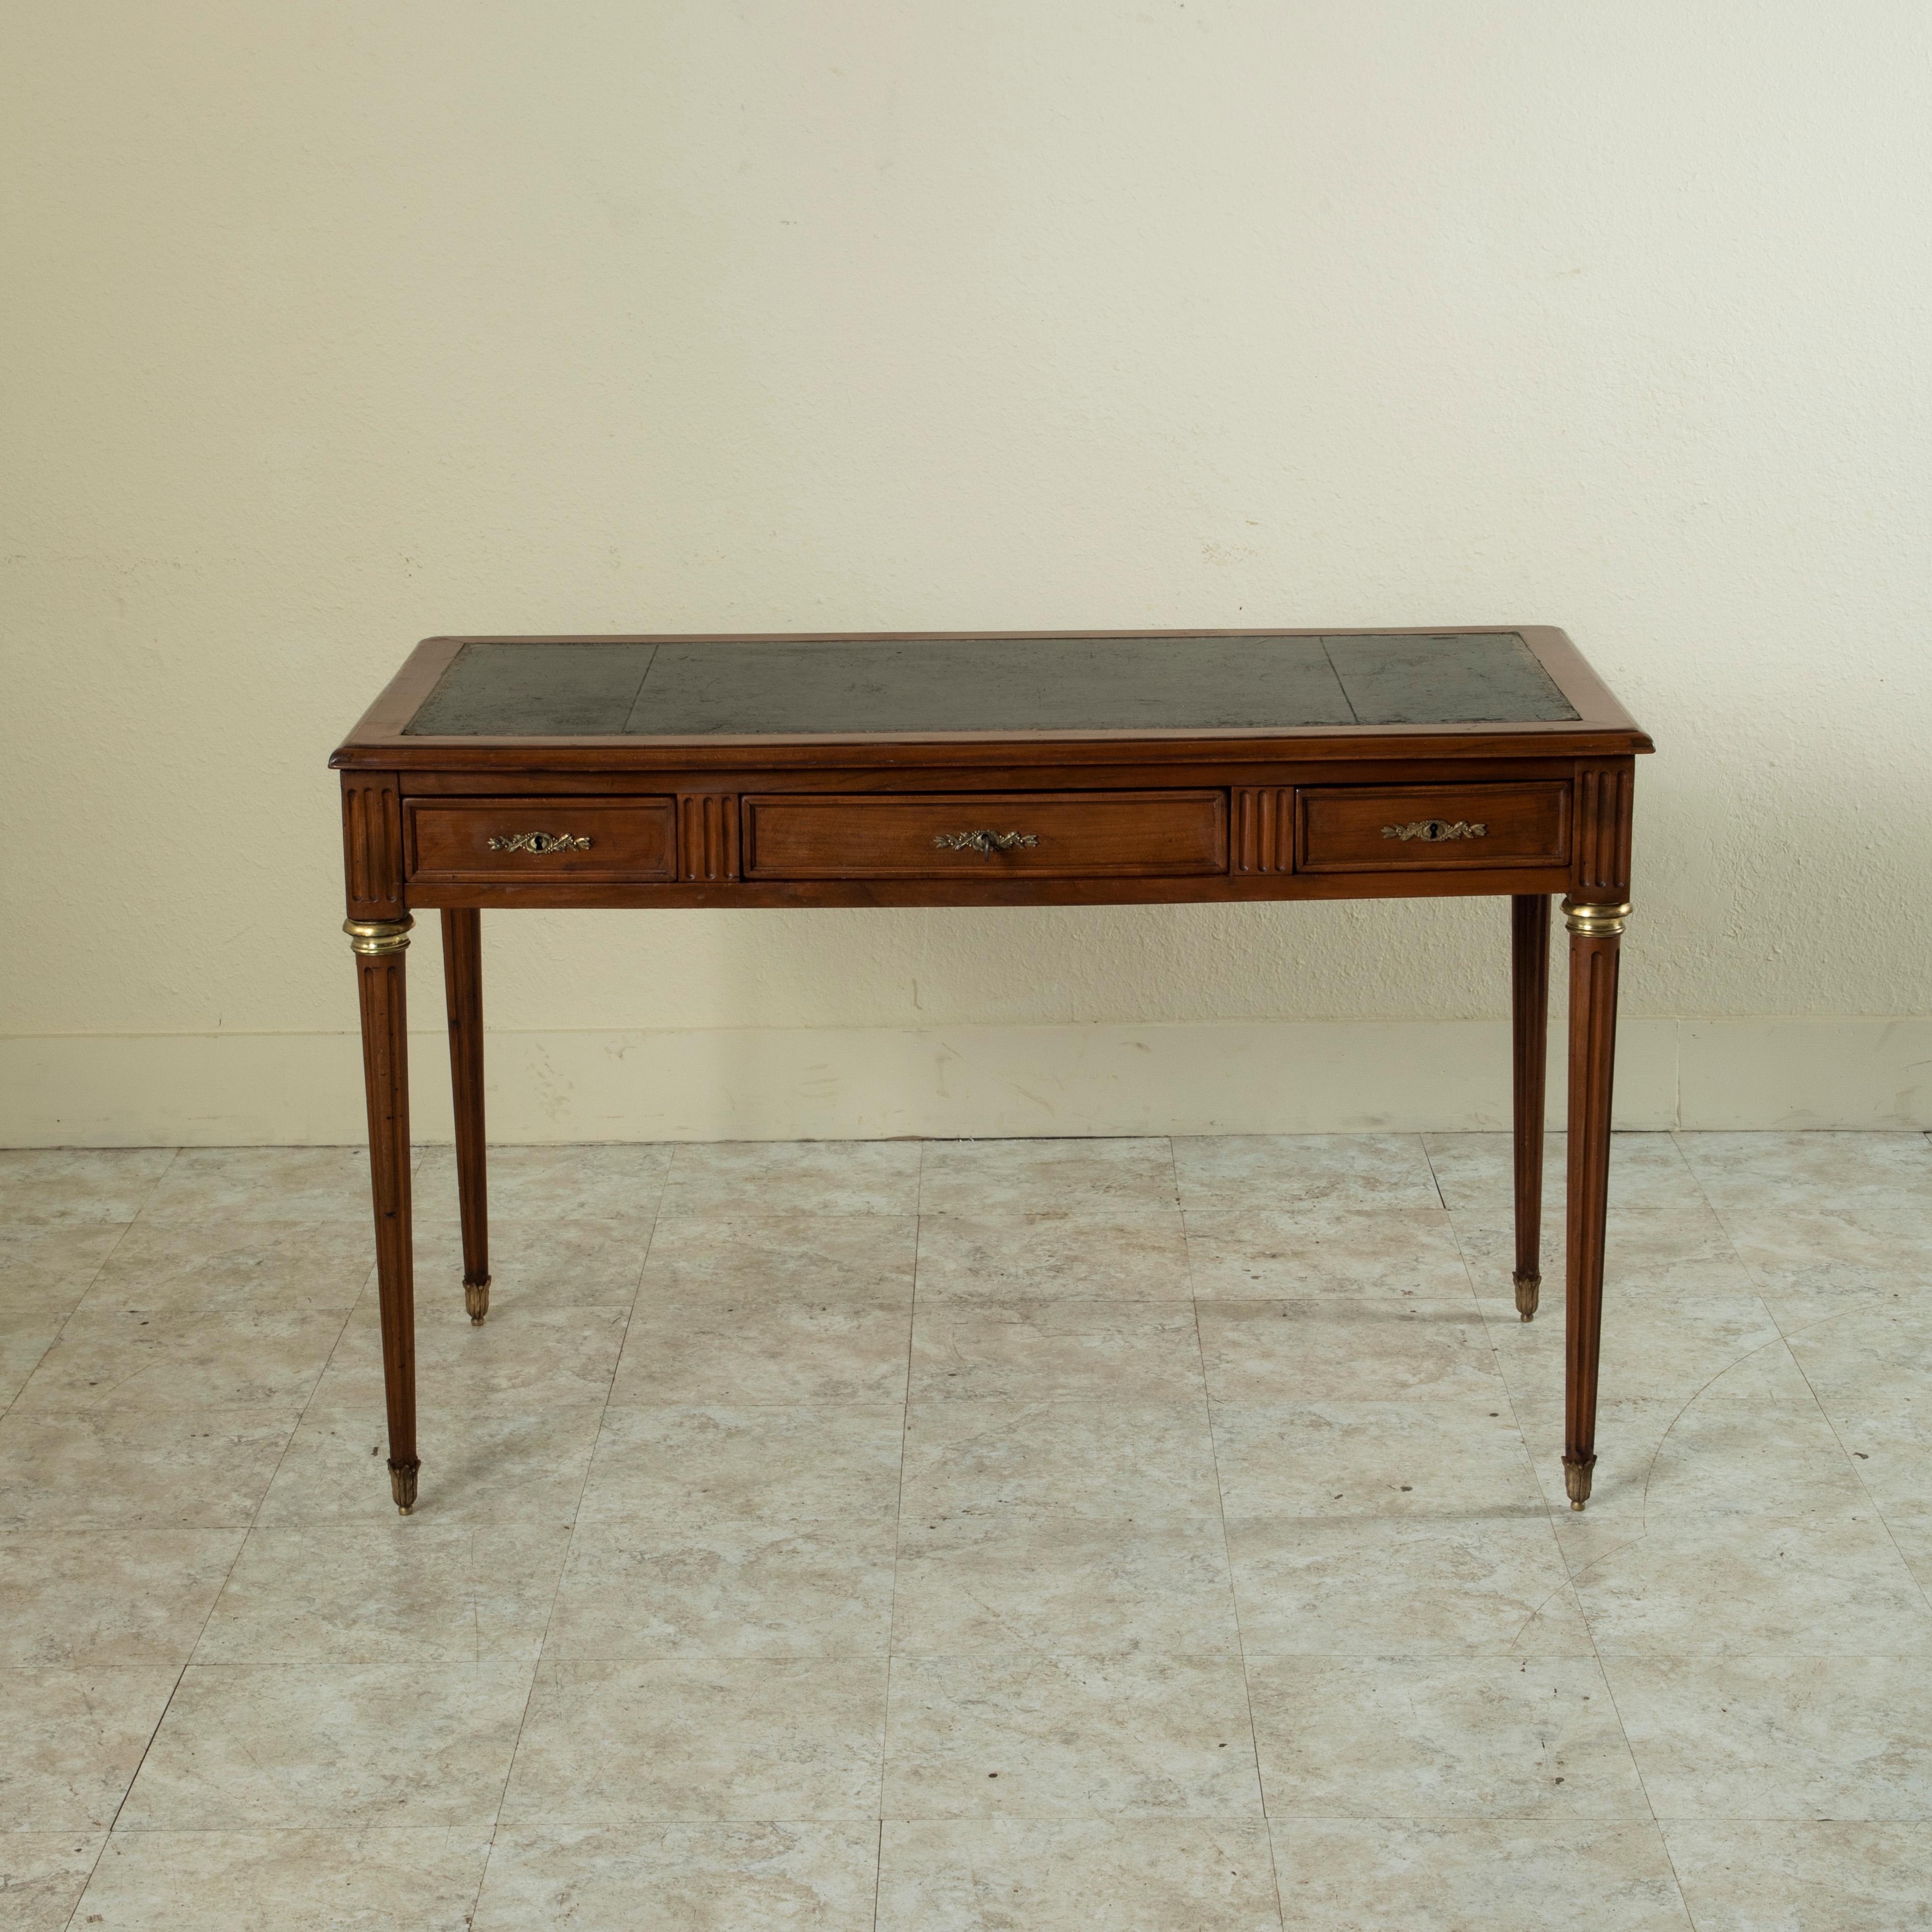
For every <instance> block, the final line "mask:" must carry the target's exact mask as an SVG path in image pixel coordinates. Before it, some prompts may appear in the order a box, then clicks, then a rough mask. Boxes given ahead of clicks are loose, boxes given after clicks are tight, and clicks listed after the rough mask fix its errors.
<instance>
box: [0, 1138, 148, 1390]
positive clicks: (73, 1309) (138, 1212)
mask: <svg viewBox="0 0 1932 1932" xmlns="http://www.w3.org/2000/svg"><path fill="white" fill-rule="evenodd" d="M180 1158H181V1149H180V1148H178V1147H177V1148H169V1149H168V1157H167V1160H166V1162H165V1163H163V1166H162V1168H161V1170H160V1172H159V1173H158V1174H157V1175H155V1176H154V1179H153V1180H152V1181H150V1182H148V1191H147V1192H146V1193H145V1194H143V1195H142V1196H141V1201H140V1205H139V1207H137V1208H136V1209H135V1210H134V1211H133V1214H130V1215H129V1216H128V1217H127V1220H124V1221H123V1222H122V1223H121V1232H120V1233H119V1234H118V1235H116V1236H115V1239H114V1245H113V1247H111V1248H110V1249H109V1250H107V1253H105V1254H104V1255H103V1256H101V1261H100V1264H99V1265H98V1267H96V1268H95V1270H94V1271H93V1272H92V1274H89V1277H87V1285H86V1286H85V1287H84V1288H83V1289H82V1290H81V1291H80V1293H79V1294H78V1295H76V1296H75V1297H74V1299H73V1301H71V1302H70V1303H69V1304H68V1309H67V1313H65V1315H63V1316H62V1317H61V1319H60V1324H59V1326H58V1327H57V1328H55V1331H54V1337H53V1340H52V1341H51V1342H49V1343H48V1344H47V1346H46V1347H45V1348H44V1349H42V1350H41V1352H40V1360H39V1361H36V1362H35V1363H34V1366H33V1367H31V1369H29V1370H28V1371H27V1373H26V1375H25V1376H23V1377H22V1378H21V1380H20V1387H19V1388H17V1389H16V1390H15V1391H13V1394H11V1395H10V1396H9V1397H7V1400H6V1401H5V1403H0V1422H4V1421H5V1420H6V1418H7V1417H8V1416H10V1415H12V1414H13V1405H14V1404H15V1403H17V1402H18V1401H19V1400H20V1398H21V1397H23V1395H25V1394H26V1392H27V1385H28V1383H29V1382H31V1381H32V1380H33V1379H34V1376H37V1375H38V1374H39V1373H40V1363H41V1362H44V1361H46V1358H48V1356H49V1355H52V1353H53V1352H54V1350H55V1349H56V1348H58V1346H59V1345H60V1341H61V1338H62V1337H63V1336H64V1335H65V1334H66V1333H67V1325H68V1323H69V1322H71V1321H72V1320H73V1319H74V1316H76V1315H77V1314H78V1313H80V1304H82V1303H83V1301H86V1299H87V1298H88V1297H89V1295H92V1293H93V1292H94V1291H95V1289H97V1288H98V1287H99V1286H101V1277H102V1276H103V1275H104V1274H106V1273H107V1268H108V1264H109V1263H110V1262H112V1261H113V1259H114V1257H115V1256H116V1255H118V1253H120V1252H121V1244H122V1243H124V1241H126V1240H127V1237H128V1235H130V1233H132V1232H133V1227H134V1224H135V1223H136V1222H137V1221H138V1220H140V1218H141V1216H142V1212H143V1211H145V1208H146V1207H147V1205H148V1202H150V1201H151V1200H152V1199H154V1190H155V1189H156V1188H157V1187H160V1184H161V1183H162V1182H163V1181H165V1180H166V1178H168V1175H169V1173H170V1172H172V1170H173V1168H174V1164H175V1162H176V1161H177V1160H179V1159H180ZM106 1225H107V1226H113V1223H111V1222H110V1223H107V1224H106Z"/></svg>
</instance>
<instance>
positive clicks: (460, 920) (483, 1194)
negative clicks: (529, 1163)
mask: <svg viewBox="0 0 1932 1932" xmlns="http://www.w3.org/2000/svg"><path fill="white" fill-rule="evenodd" d="M443 992H444V993H445V994H446V996H447V998H448V1000H449V1084H450V1086H451V1088H452V1089H453V1090H454V1093H455V1100H456V1195H457V1199H458V1203H459V1204H460V1207H461V1209H462V1213H463V1306H464V1307H466V1308H467V1309H468V1310H469V1319H470V1320H471V1322H473V1323H474V1324H475V1325H476V1326H477V1327H478V1328H481V1327H482V1325H483V1318H484V1316H486V1315H487V1314H488V1313H489V1312H490V1214H489V1196H488V1189H487V1182H486V1179H485V1172H484V1170H485V1167H486V1165H487V1157H486V1155H485V1154H484V1139H483V915H482V914H481V913H479V912H478V911H476V910H474V909H473V908H468V909H453V908H452V909H446V910H445V911H444V913H443Z"/></svg>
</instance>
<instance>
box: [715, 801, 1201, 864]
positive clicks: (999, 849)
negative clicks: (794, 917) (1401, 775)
mask: <svg viewBox="0 0 1932 1932" xmlns="http://www.w3.org/2000/svg"><path fill="white" fill-rule="evenodd" d="M744 823H745V877H747V878H748V879H940V878H955V877H967V878H976V877H1001V876H1005V875H1011V876H1015V877H1028V878H1036V879H1041V878H1046V879H1081V878H1100V879H1105V878H1115V879H1118V878H1172V877H1185V876H1187V875H1188V874H1194V873H1202V872H1225V871H1226V870H1227V869H1228V810H1227V795H1226V793H1223V792H1219V791H1105V792H1071V791H1062V792H1045V793H1041V792H968V793H963V794H960V795H958V796H930V797H910V798H908V797H892V796H877V797H863V798H831V797H813V796H797V797H781V798H748V799H745V801H744Z"/></svg>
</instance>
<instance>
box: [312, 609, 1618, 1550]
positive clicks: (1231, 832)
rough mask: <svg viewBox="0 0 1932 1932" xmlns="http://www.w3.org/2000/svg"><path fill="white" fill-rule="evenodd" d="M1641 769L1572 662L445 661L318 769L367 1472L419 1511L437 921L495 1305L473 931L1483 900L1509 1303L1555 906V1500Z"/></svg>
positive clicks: (1591, 1284) (1134, 640) (1537, 1163)
mask: <svg viewBox="0 0 1932 1932" xmlns="http://www.w3.org/2000/svg"><path fill="white" fill-rule="evenodd" d="M1651 748H1652V746H1651V741H1650V739H1649V737H1648V736H1646V734H1645V733H1643V731H1642V730H1640V729H1639V728H1638V727H1637V725H1636V724H1634V722H1633V721H1632V720H1631V718H1630V716H1629V715H1628V713H1626V712H1625V711H1624V710H1623V709H1622V707H1621V706H1619V704H1618V703H1617V702H1616V699H1615V698H1613V697H1612V696H1611V695H1610V692H1609V691H1608V690H1607V689H1606V688H1605V687H1604V685H1603V684H1602V682H1601V681H1600V680H1599V679H1598V677H1597V676H1596V675H1595V673H1594V672H1592V670H1591V669H1590V667H1589V665H1588V664H1586V663H1585V662H1584V661H1583V658H1582V656H1581V655H1580V653H1579V652H1577V649H1576V648H1575V646H1574V645H1572V644H1571V642H1570V640H1568V638H1567V637H1565V635H1564V634H1563V633H1562V631H1555V630H1550V629H1547V628H1543V627H1541V626H1537V625H1522V626H1519V627H1517V628H1514V629H1501V628H1499V629H1496V630H1489V631H1375V632H1367V631H1322V632H1316V631H1187V632H1173V631H1157V632H1148V631H1139V632H1129V633H1124V634H1115V633H1105V634H1103V633H1092V632H1085V631H1082V632H1075V633H1067V632H1061V633H1055V634H1040V635H1016V634H980V635H971V636H962V635H946V636H926V635H878V636H858V637H823V636H799V637H622V638H590V637H535V638H531V637H521V638H503V637H469V638H466V637H433V638H431V639H430V640H428V641H427V642H426V643H422V644H419V646H417V647H416V650H415V652H413V654H412V655H411V656H410V659H409V661H407V663H406V664H404V666H403V667H402V669H401V670H400V671H399V672H398V673H397V675H396V676H395V679H393V680H392V682H391V683H390V684H389V687H388V688H387V689H386V690H385V691H383V694H382V695H381V696H380V697H379V698H377V700H376V702H375V703H374V705H373V706H371V708H370V709H369V711H368V713H367V714H366V715H365V717H364V718H363V719H362V722H361V723H360V724H358V725H357V726H356V728H355V730H353V731H352V732H351V733H350V735H349V736H348V738H347V740H346V741H345V742H344V743H343V745H342V746H341V748H340V749H339V750H338V751H337V752H336V753H335V756H334V757H332V759H331V760H330V761H329V762H330V764H331V766H332V767H333V768H335V769H337V770H339V771H340V772H341V774H342V832H343V854H344V868H345V873H346V877H347V891H348V906H349V917H348V919H347V925H346V927H345V930H346V931H347V932H348V934H349V935H350V943H351V944H352V945H353V947H354V950H355V954H356V977H357V979H358V980H359V984H360V988H361V994H362V1056H363V1072H364V1077H365V1082H366V1085H367V1087H368V1103H369V1147H370V1164H371V1171H372V1174H373V1179H374V1196H375V1209H376V1253H377V1278H378V1282H379V1285H380V1297H381V1303H382V1323H383V1364H384V1367H385V1370H386V1379H387V1388H388V1401H389V1480H390V1484H391V1487H392V1493H393V1495H394V1496H395V1502H396V1504H397V1506H398V1508H400V1509H401V1510H402V1511H404V1513H405V1514H407V1512H408V1511H410V1509H411V1508H413V1505H414V1504H415V1502H416V1486H417V1475H418V1471H419V1468H420V1464H419V1461H418V1458H417V1454H416V1352H415V1301H414V1289H413V1282H412V1279H411V1272H410V1269H411V1257H410V1128H409V1066H408V1058H409V1042H408V1036H407V1032H406V1031H405V1027H404V986H403V982H404V959H405V957H406V955H407V948H408V946H409V935H410V926H411V925H412V923H413V922H412V920H411V918H410V912H411V910H412V909H413V908H418V907H428V906H435V907H440V909H441V910H442V913H443V958H444V964H445V978H446V994H447V996H448V1003H449V1040H450V1064H451V1070H452V1076H453V1079H454V1081H455V1092H456V1144H457V1157H458V1175H459V1187H460V1195H461V1211H462V1224H463V1295H464V1298H465V1301H466V1304H467V1306H468V1308H469V1315H470V1318H471V1319H472V1321H474V1322H479V1323H480V1322H481V1321H482V1320H483V1319H484V1316H485V1315H486V1313H487V1312H488V1309H489V1304H490V1261H489V1238H488V1229H487V1220H486V1215H485V1208H484V1139H483V1016H482V980H481V956H480V927H479V916H480V914H481V912H482V911H483V910H484V908H486V907H488V908H492V909H494V908H502V909H505V910H515V909H520V908H525V907H529V908H540V907H549V906H868V905H876V906H893V905H961V906H1008V905H1015V906H1017V905H1124V904H1134V905H1152V904H1173V903H1175V902H1177V901H1180V902H1192V901H1203V902H1205V901H1227V900H1235V899H1327V898H1450V897H1458V898H1460V897H1467V896H1469V895H1472V894H1490V895H1498V896H1507V897H1508V899H1509V901H1510V907H1511V915H1510V931H1511V947H1512V962H1513V987H1514V1014H1515V1019H1514V1055H1513V1061H1514V1074H1515V1125H1516V1233H1517V1240H1516V1273H1515V1280H1516V1301H1517V1309H1518V1310H1519V1312H1520V1313H1521V1315H1522V1317H1523V1319H1524V1320H1525V1321H1526V1322H1527V1321H1529V1319H1531V1317H1532V1316H1534V1315H1535V1313H1536V1305H1537V1296H1538V1289H1539V1287H1540V1285H1541V1278H1542V1269H1541V1260H1540V1257H1539V1254H1538V1226H1539V1222H1540V1219H1541V1207H1542V1202H1541V1194H1542V1172H1543V1165H1542V1161H1543V1108H1544V1040H1545V1032H1546V1028H1547V1014H1548V1006H1549V990H1550V962H1549V953H1550V941H1549V909H1550V896H1551V895H1553V894H1555V893H1563V894H1565V895H1567V896H1566V897H1565V899H1564V902H1563V910H1564V912H1565V918H1566V922H1567V924H1568V928H1569V932H1570V973H1571V1004H1570V1092H1569V1127H1570V1136H1569V1193H1568V1238H1567V1248H1568V1252H1567V1254H1566V1256H1565V1268H1566V1274H1565V1282H1566V1295H1565V1301H1566V1314H1567V1317H1568V1348H1567V1350H1566V1355H1565V1364H1566V1367H1565V1388H1566V1396H1567V1420H1566V1424H1565V1446H1564V1455H1563V1464H1564V1475H1565V1483H1566V1486H1567V1487H1568V1493H1569V1496H1570V1499H1571V1504H1572V1505H1573V1507H1574V1508H1577V1509H1581V1508H1583V1505H1584V1503H1585V1502H1586V1499H1588V1497H1589V1493H1590V1474H1591V1470H1592V1467H1593V1466H1594V1465H1595V1461H1596V1457H1595V1436H1596V1411H1597V1357H1598V1335H1599V1331H1600V1328H1601V1315H1602V1301H1603V1278H1604V1206H1605V1196H1606V1192H1607V1182H1608V1177H1609V1167H1610V1078H1611V1069H1612V1061H1613V1054H1614V1051H1615V1040H1616V1003H1617V959H1618V952H1619V943H1620V938H1621V935H1622V932H1623V929H1624V922H1625V919H1626V918H1627V917H1628V914H1629V912H1630V904H1629V896H1630V852H1631V791H1632V787H1633V784H1634V774H1635V758H1636V754H1637V753H1639V752H1642V751H1649V750H1650V749H1651Z"/></svg>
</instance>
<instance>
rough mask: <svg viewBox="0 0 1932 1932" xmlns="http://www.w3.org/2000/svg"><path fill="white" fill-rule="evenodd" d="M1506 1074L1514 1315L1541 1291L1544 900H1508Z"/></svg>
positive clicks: (1546, 1025)
mask: <svg viewBox="0 0 1932 1932" xmlns="http://www.w3.org/2000/svg"><path fill="white" fill-rule="evenodd" d="M1510 994H1511V999H1510V1005H1511V1021H1512V1024H1511V1040H1510V1046H1511V1074H1512V1076H1513V1079H1512V1083H1511V1084H1512V1085H1513V1086H1514V1090H1515V1100H1516V1120H1515V1126H1516V1312H1517V1314H1519V1315H1520V1316H1522V1317H1523V1320H1524V1321H1526V1322H1528V1321H1529V1320H1530V1319H1532V1318H1533V1317H1534V1316H1535V1313H1536V1304H1537V1299H1538V1296H1539V1295H1541V1292H1542V1289H1543V1106H1544V1079H1545V1074H1546V1070H1547V1064H1548V1054H1549V1042H1550V901H1549V900H1548V898H1546V897H1545V896H1544V895H1543V894H1542V893H1541V892H1529V893H1518V894H1517V896H1516V897H1515V898H1512V899H1511V901H1510Z"/></svg>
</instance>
